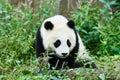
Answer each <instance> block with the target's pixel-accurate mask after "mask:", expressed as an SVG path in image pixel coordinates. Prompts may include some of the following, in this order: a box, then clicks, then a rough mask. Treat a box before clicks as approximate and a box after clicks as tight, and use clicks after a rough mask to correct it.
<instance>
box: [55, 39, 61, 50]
mask: <svg viewBox="0 0 120 80" xmlns="http://www.w3.org/2000/svg"><path fill="white" fill-rule="evenodd" d="M60 44H61V42H60V40H57V41H56V42H55V43H54V46H55V47H56V48H57V47H59V46H60Z"/></svg>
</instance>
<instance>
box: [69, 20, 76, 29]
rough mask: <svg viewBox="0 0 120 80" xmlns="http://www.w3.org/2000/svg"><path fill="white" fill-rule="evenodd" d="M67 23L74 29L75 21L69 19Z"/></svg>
mask: <svg viewBox="0 0 120 80" xmlns="http://www.w3.org/2000/svg"><path fill="white" fill-rule="evenodd" d="M67 25H68V26H69V27H70V28H73V29H74V27H75V23H74V21H73V20H69V21H68V23H67Z"/></svg>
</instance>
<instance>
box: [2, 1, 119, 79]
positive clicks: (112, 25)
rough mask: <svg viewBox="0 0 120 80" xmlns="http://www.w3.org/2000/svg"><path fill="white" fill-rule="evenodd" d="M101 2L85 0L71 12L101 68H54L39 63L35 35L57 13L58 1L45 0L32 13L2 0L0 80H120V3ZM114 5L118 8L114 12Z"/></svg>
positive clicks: (83, 38) (24, 7)
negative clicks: (112, 10) (94, 2)
mask: <svg viewBox="0 0 120 80" xmlns="http://www.w3.org/2000/svg"><path fill="white" fill-rule="evenodd" d="M99 1H100V3H101V4H103V5H104V6H105V7H101V6H99V5H97V4H96V5H94V6H93V5H92V3H90V2H89V1H87V0H86V1H83V5H82V7H79V8H78V9H76V10H74V11H71V13H70V15H71V16H70V19H73V20H74V21H75V23H76V29H77V31H78V32H79V34H80V36H81V38H82V40H83V42H84V44H85V46H86V48H87V49H88V53H89V54H91V55H92V57H93V60H94V61H95V62H96V64H97V65H98V69H86V68H79V69H74V70H72V71H69V70H66V69H62V70H53V71H51V70H48V68H47V67H49V65H47V63H45V64H43V62H42V61H41V63H40V64H39V65H38V63H37V60H36V56H35V36H36V31H37V29H38V27H39V26H40V24H41V23H42V21H43V20H44V19H46V18H48V17H51V16H53V15H55V14H56V13H55V10H56V9H58V6H56V3H55V2H54V1H52V0H51V1H47V0H43V2H44V6H43V5H42V6H41V5H39V8H38V10H36V11H37V12H33V11H32V9H31V7H30V6H29V5H27V4H22V7H15V6H12V5H10V4H9V2H8V1H7V0H6V1H4V0H1V1H0V80H48V79H49V80H50V79H53V80H71V79H73V80H99V79H100V80H120V11H119V10H120V3H118V2H116V0H111V1H110V0H108V1H106V0H99ZM112 6H115V8H116V9H117V10H116V11H114V12H111V11H110V10H111V7H112Z"/></svg>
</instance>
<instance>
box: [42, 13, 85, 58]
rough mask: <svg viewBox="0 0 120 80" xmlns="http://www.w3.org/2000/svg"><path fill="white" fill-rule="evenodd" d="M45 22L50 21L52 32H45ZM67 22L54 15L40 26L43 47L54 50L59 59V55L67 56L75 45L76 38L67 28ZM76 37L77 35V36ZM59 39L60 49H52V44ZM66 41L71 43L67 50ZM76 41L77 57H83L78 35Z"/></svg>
mask: <svg viewBox="0 0 120 80" xmlns="http://www.w3.org/2000/svg"><path fill="white" fill-rule="evenodd" d="M46 21H51V22H52V24H53V25H54V28H53V30H46V29H45V28H44V24H45V22H46ZM67 22H68V20H67V19H66V18H65V17H63V16H61V15H56V16H54V17H51V18H48V19H46V20H45V21H44V22H43V24H42V26H41V30H40V31H41V36H42V38H43V45H44V48H45V49H46V50H53V51H54V50H55V51H56V54H57V55H58V56H59V57H61V58H62V57H63V56H62V54H61V53H68V54H67V55H69V53H70V51H71V50H72V49H73V48H74V46H75V43H76V37H75V33H74V31H73V29H71V28H69V27H68V25H67ZM77 35H78V34H77ZM57 39H59V40H60V41H61V45H60V47H58V48H56V49H55V47H54V45H53V43H54V42H55V41H56V40H57ZM67 39H69V40H70V42H71V47H70V48H69V47H68V46H67V44H66V42H67ZM78 40H79V45H80V46H79V52H78V53H79V55H78V56H80V57H81V55H83V52H84V51H85V47H84V45H83V43H82V40H81V38H80V36H79V35H78Z"/></svg>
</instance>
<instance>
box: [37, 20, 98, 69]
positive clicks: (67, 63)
mask: <svg viewBox="0 0 120 80" xmlns="http://www.w3.org/2000/svg"><path fill="white" fill-rule="evenodd" d="M67 25H68V26H69V27H70V28H71V29H73V31H74V33H75V37H76V43H75V47H74V48H73V50H72V51H70V55H69V56H68V57H67V58H65V59H60V58H58V57H57V56H55V55H52V56H50V57H52V58H51V59H49V60H48V62H49V63H50V69H52V67H55V66H56V63H57V61H58V60H59V62H58V65H57V67H56V69H61V68H62V65H63V63H64V62H65V65H64V67H66V66H68V67H69V68H77V67H83V66H84V63H83V62H75V60H76V57H77V55H76V54H75V53H78V49H79V46H80V45H79V41H78V35H77V31H76V29H75V24H74V22H73V21H72V20H70V21H69V22H68V23H67ZM44 26H45V29H46V30H52V29H53V24H52V23H51V22H49V21H48V22H46V23H45V25H44ZM68 43H69V42H68ZM45 51H46V50H45V48H44V46H43V39H42V37H41V32H40V28H39V29H38V31H37V35H36V56H37V57H40V56H43V54H41V53H43V52H45ZM91 66H92V68H96V67H95V64H94V63H92V65H91ZM85 67H87V68H89V67H90V64H88V65H86V66H85Z"/></svg>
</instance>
